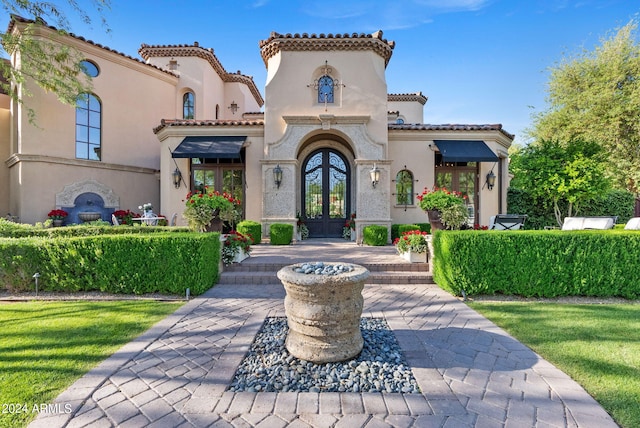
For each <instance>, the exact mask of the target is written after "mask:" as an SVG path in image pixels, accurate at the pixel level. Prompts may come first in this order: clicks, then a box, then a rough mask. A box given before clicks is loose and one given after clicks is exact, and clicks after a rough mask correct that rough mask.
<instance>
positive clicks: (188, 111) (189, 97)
mask: <svg viewBox="0 0 640 428" xmlns="http://www.w3.org/2000/svg"><path fill="white" fill-rule="evenodd" d="M195 110H196V107H195V96H194V95H193V92H185V94H184V95H183V96H182V118H183V119H195V117H196V115H195Z"/></svg>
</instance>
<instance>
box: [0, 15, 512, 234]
mask: <svg viewBox="0 0 640 428" xmlns="http://www.w3.org/2000/svg"><path fill="white" fill-rule="evenodd" d="M29 22H30V21H27V20H25V19H22V18H19V17H13V19H12V20H11V22H10V24H9V28H8V31H21V30H23V29H24V27H25V25H27V24H28V23H29ZM54 34H55V29H53V28H51V27H46V26H45V27H42V29H41V30H40V32H39V35H40V36H41V37H47V38H53V35H54ZM56 40H59V41H60V42H61V43H66V44H68V45H70V46H72V47H74V48H75V49H76V50H77V51H79V52H80V53H81V55H82V56H83V57H84V62H83V64H84V70H85V71H86V72H87V73H88V74H89V75H91V76H92V77H93V91H92V93H87V94H79V97H78V102H77V105H76V106H75V107H74V106H67V105H64V104H62V103H60V102H59V101H58V100H57V98H56V97H55V96H54V95H52V94H50V93H45V92H43V91H41V90H40V89H39V88H38V87H37V86H35V85H30V86H29V90H30V91H31V92H32V94H33V96H32V97H29V98H26V99H25V100H24V102H25V105H21V104H19V103H12V102H11V100H10V99H9V97H8V96H6V95H4V94H0V157H1V158H2V163H1V164H0V183H2V185H0V215H2V216H4V215H5V214H6V213H11V215H13V216H16V217H18V218H19V220H20V221H21V222H24V223H35V222H39V221H44V220H45V219H46V218H47V213H48V212H49V211H50V210H52V209H54V208H62V209H64V210H66V211H68V212H69V213H70V215H69V217H68V218H67V219H66V222H67V223H73V222H80V220H79V219H78V215H77V214H78V212H80V211H95V212H100V213H101V215H102V218H103V219H104V220H107V221H110V219H111V213H112V212H113V211H114V210H118V209H124V210H126V209H130V210H132V211H137V210H138V206H140V205H142V204H144V203H151V204H152V205H153V207H154V211H155V212H156V213H158V214H162V215H165V216H167V217H168V218H169V217H171V216H172V215H173V214H174V213H177V219H178V222H177V224H186V222H185V220H184V219H183V218H182V212H183V207H184V199H185V196H186V194H187V192H189V191H197V190H200V189H202V188H203V186H210V187H211V188H215V189H217V190H219V191H221V192H222V191H226V192H229V193H231V194H233V195H234V196H235V197H237V198H239V199H240V200H241V201H242V208H243V218H245V219H250V220H255V221H259V222H260V223H262V225H263V231H264V234H265V236H266V234H267V232H268V229H269V225H270V224H272V223H276V222H277V223H291V224H294V225H295V224H296V222H297V217H298V216H301V217H302V218H303V219H304V221H305V223H306V224H307V225H308V227H309V230H310V237H312V238H313V237H334V236H335V237H338V236H341V233H342V227H343V226H344V223H345V220H346V219H347V218H349V217H350V216H351V215H352V214H354V213H355V214H356V224H357V226H356V228H357V233H361V230H362V228H363V227H364V226H366V225H369V224H378V225H385V226H390V225H391V224H395V223H416V222H419V223H425V222H427V221H428V220H427V216H426V214H425V213H424V212H423V211H422V210H420V208H419V207H418V206H417V200H416V196H417V195H418V194H419V193H421V192H422V190H423V189H424V188H425V187H427V188H432V187H434V186H438V187H447V188H449V189H453V190H459V191H461V192H462V193H464V194H466V195H468V198H469V199H468V200H469V216H470V219H469V221H470V223H471V222H473V223H477V224H481V225H487V224H488V223H489V220H490V217H491V216H492V215H495V214H498V213H505V212H506V190H507V185H508V179H509V177H508V171H507V150H508V148H509V146H510V145H511V143H512V141H513V135H511V134H509V133H508V132H506V131H505V130H503V129H502V126H501V125H497V124H496V125H494V124H475V125H474V124H441V125H434V124H426V123H423V108H424V105H425V103H426V102H427V97H426V96H424V95H423V94H422V93H421V92H415V93H407V94H389V93H387V83H386V78H385V70H386V67H387V65H388V63H389V61H390V60H391V57H392V53H393V49H394V42H392V41H388V40H386V39H384V38H383V34H382V32H376V33H374V34H294V35H291V34H278V33H272V34H271V35H269V36H268V37H267V38H266V39H264V40H262V41H260V42H259V53H260V56H261V58H262V61H263V62H264V65H265V67H266V69H267V79H266V82H264V89H263V91H261V90H260V89H259V88H258V87H257V85H256V84H255V82H254V81H253V79H252V78H251V77H249V76H245V75H243V74H241V73H240V72H235V73H234V72H228V71H226V69H225V67H223V65H222V64H221V63H220V61H219V60H218V58H217V57H216V55H215V53H214V50H213V49H211V48H205V47H202V46H199V44H198V43H194V44H191V45H171V46H157V45H144V44H143V45H142V46H141V47H140V49H139V51H138V53H139V54H140V57H141V59H137V58H133V57H130V56H128V55H125V54H122V53H120V52H116V51H114V50H112V49H110V48H108V47H105V46H102V45H100V44H98V43H95V42H92V41H88V40H85V39H84V38H82V37H80V36H76V35H73V34H70V35H67V36H64V37H63V38H57V39H56ZM256 57H257V55H256ZM11 61H12V65H13V66H14V67H19V65H20V55H19V52H18V53H14V54H13V55H12V57H11ZM26 105H28V106H29V107H31V108H32V109H34V110H35V113H36V115H37V116H36V121H37V122H36V126H34V125H33V124H30V123H29V120H28V117H27V114H26V112H25V109H26ZM489 177H490V178H491V179H490V180H489Z"/></svg>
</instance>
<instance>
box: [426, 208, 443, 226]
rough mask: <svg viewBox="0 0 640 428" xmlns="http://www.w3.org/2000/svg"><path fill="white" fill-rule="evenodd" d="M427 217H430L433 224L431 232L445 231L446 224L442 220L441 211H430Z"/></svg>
mask: <svg viewBox="0 0 640 428" xmlns="http://www.w3.org/2000/svg"><path fill="white" fill-rule="evenodd" d="M427 216H428V217H429V223H431V230H443V229H444V224H442V220H441V216H442V213H441V212H440V211H439V210H429V211H427Z"/></svg>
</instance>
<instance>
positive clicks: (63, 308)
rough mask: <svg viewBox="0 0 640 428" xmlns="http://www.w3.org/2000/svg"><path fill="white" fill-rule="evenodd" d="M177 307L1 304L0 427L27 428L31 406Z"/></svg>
mask: <svg viewBox="0 0 640 428" xmlns="http://www.w3.org/2000/svg"><path fill="white" fill-rule="evenodd" d="M181 305H182V302H170V303H167V302H151V301H117V302H85V301H76V302H26V303H11V304H0V405H1V406H3V407H2V408H0V427H19V426H24V425H26V423H27V422H28V421H30V420H31V419H33V418H34V417H35V416H37V413H34V412H33V406H34V405H36V406H37V405H40V404H41V403H44V404H46V403H49V402H51V401H52V400H53V399H54V398H55V397H56V396H57V395H58V394H59V393H60V392H61V391H63V390H64V389H65V388H67V387H68V386H69V385H71V384H72V383H73V382H74V381H75V380H76V379H78V378H79V377H81V376H82V375H83V374H85V373H86V372H87V371H89V370H90V369H91V368H92V367H94V366H95V365H97V364H98V363H99V362H101V361H102V360H104V359H105V358H107V357H108V356H109V355H111V354H112V353H113V352H115V351H116V350H117V349H118V348H120V347H121V346H122V345H123V344H125V343H127V342H128V341H130V340H131V339H133V338H134V337H136V336H138V335H139V334H141V333H142V332H144V331H145V330H147V329H148V328H149V327H151V326H152V325H153V324H155V323H156V322H158V321H159V320H161V319H162V318H164V317H165V316H167V315H168V314H171V313H172V312H173V311H175V310H176V309H177V308H178V307H180V306H181ZM18 406H21V407H18ZM20 411H25V412H23V413H18V412H20Z"/></svg>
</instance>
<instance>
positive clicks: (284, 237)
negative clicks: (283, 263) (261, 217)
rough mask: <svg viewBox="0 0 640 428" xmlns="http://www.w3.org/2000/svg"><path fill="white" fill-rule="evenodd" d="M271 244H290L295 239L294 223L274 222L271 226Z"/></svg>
mask: <svg viewBox="0 0 640 428" xmlns="http://www.w3.org/2000/svg"><path fill="white" fill-rule="evenodd" d="M269 236H270V238H269V239H270V241H271V245H289V244H290V243H291V240H292V239H293V225H292V224H287V223H273V224H272V225H271V226H269Z"/></svg>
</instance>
